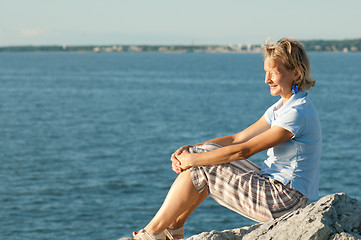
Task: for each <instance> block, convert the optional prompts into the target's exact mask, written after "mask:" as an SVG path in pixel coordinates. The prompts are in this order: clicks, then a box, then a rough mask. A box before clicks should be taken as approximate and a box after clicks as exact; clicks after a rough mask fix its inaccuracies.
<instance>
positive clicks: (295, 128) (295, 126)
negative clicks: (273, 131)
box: [272, 108, 306, 137]
mask: <svg viewBox="0 0 361 240" xmlns="http://www.w3.org/2000/svg"><path fill="white" fill-rule="evenodd" d="M305 123H306V119H305V117H304V115H303V114H302V113H301V112H300V111H297V110H296V109H294V108H291V109H289V110H287V111H285V112H283V113H282V114H281V115H280V116H278V117H277V119H276V120H275V121H273V122H272V127H273V126H279V127H282V128H284V129H286V130H288V131H290V132H291V133H292V134H293V136H294V137H296V136H298V135H299V133H300V132H301V131H302V129H304V127H305Z"/></svg>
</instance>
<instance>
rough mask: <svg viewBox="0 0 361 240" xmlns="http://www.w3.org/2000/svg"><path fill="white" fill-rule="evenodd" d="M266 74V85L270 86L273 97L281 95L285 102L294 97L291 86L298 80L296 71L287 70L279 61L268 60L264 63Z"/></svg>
mask: <svg viewBox="0 0 361 240" xmlns="http://www.w3.org/2000/svg"><path fill="white" fill-rule="evenodd" d="M264 71H265V72H266V77H265V83H266V84H268V85H269V86H270V93H271V95H272V96H278V95H280V96H281V97H282V98H283V100H286V101H287V100H288V99H289V98H290V97H291V96H292V91H291V86H292V84H293V82H294V81H295V80H297V74H295V71H288V70H286V69H285V68H284V67H283V66H282V64H281V61H279V60H278V59H270V58H266V59H265V61H264Z"/></svg>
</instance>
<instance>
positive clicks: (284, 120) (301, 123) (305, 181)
mask: <svg viewBox="0 0 361 240" xmlns="http://www.w3.org/2000/svg"><path fill="white" fill-rule="evenodd" d="M265 118H266V121H267V123H268V124H269V125H270V126H271V127H273V126H279V127H282V128H284V129H286V130H288V131H290V132H291V133H293V135H294V136H293V138H291V139H290V140H288V141H286V142H284V143H281V144H279V145H277V146H275V147H272V148H270V149H268V151H267V155H268V158H267V159H266V160H265V161H264V162H263V165H262V168H261V175H268V176H271V177H272V178H273V179H275V180H277V181H280V182H282V183H283V184H285V185H287V184H290V187H291V188H294V189H296V190H298V191H299V192H301V193H302V194H303V195H304V196H305V197H307V198H309V199H315V198H317V196H318V184H319V165H320V158H321V151H322V133H321V125H320V121H319V118H318V114H317V112H316V110H315V107H314V106H313V104H312V102H311V100H310V99H309V97H308V94H307V93H305V92H298V93H297V94H295V95H292V97H291V98H290V99H289V100H288V101H287V102H286V103H285V105H283V102H282V99H280V100H279V101H278V102H276V103H275V104H273V105H272V106H271V107H270V108H268V109H267V111H266V112H265Z"/></svg>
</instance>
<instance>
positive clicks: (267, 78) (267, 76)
mask: <svg viewBox="0 0 361 240" xmlns="http://www.w3.org/2000/svg"><path fill="white" fill-rule="evenodd" d="M264 82H265V83H266V84H268V83H270V82H271V78H270V76H269V74H268V73H266V76H265V79H264Z"/></svg>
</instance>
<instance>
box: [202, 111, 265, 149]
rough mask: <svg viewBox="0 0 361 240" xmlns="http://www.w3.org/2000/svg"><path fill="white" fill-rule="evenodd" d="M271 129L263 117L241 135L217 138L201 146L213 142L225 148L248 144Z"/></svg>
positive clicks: (240, 133)
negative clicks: (250, 140) (247, 142)
mask: <svg viewBox="0 0 361 240" xmlns="http://www.w3.org/2000/svg"><path fill="white" fill-rule="evenodd" d="M269 128H270V125H269V124H268V123H267V122H266V119H265V117H264V116H262V117H261V118H260V119H259V120H258V121H257V122H255V123H254V124H252V125H251V126H249V127H248V128H246V129H245V130H243V131H241V132H239V133H236V134H233V135H229V136H224V137H219V138H215V139H212V140H209V141H206V142H203V143H200V144H199V145H201V144H204V143H208V142H212V143H216V144H218V145H221V146H222V147H225V146H229V145H233V144H238V143H243V142H246V141H248V140H249V139H251V138H253V137H255V136H257V135H259V134H260V133H262V132H264V131H266V130H268V129H269ZM197 145H198V144H197Z"/></svg>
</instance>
